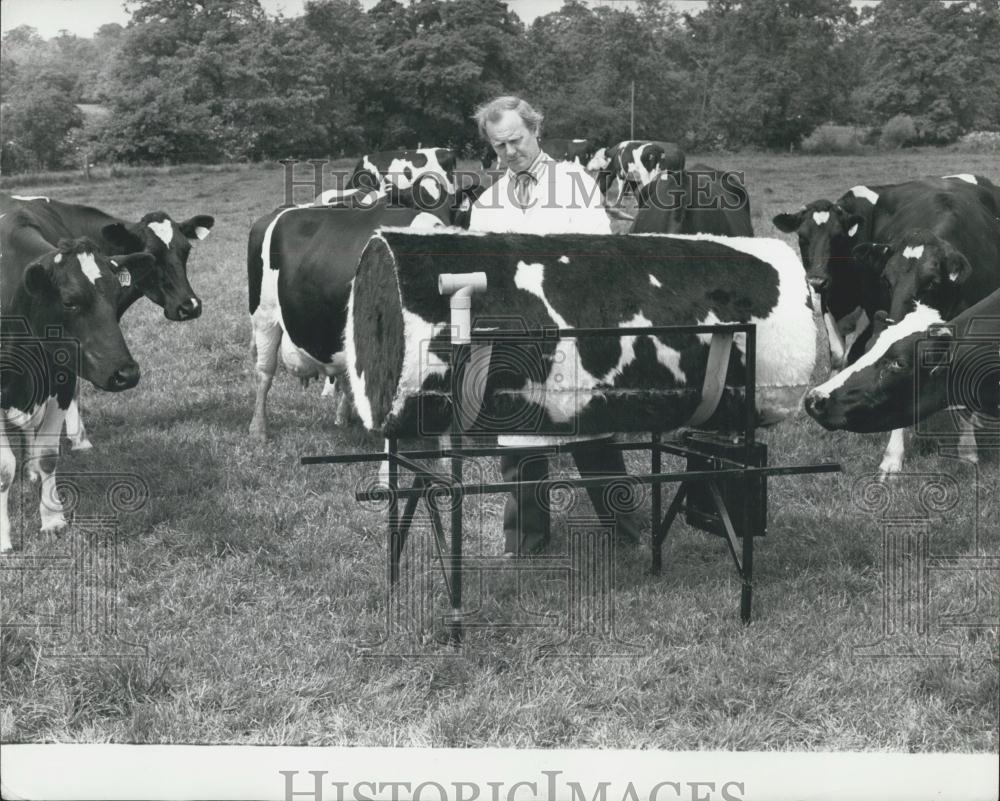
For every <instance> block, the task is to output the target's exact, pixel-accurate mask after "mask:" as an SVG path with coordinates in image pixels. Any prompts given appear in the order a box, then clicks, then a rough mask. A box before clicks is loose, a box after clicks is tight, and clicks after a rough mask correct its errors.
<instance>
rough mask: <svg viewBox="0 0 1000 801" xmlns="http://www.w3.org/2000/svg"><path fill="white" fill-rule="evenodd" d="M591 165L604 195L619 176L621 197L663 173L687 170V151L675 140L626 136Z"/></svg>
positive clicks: (619, 195)
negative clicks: (645, 139) (667, 140)
mask: <svg viewBox="0 0 1000 801" xmlns="http://www.w3.org/2000/svg"><path fill="white" fill-rule="evenodd" d="M600 163H603V166H600ZM588 168H590V169H597V186H598V187H599V188H600V190H601V194H603V195H604V196H605V197H606V196H607V194H608V189H609V188H610V187H611V184H612V182H613V181H614V180H615V179H616V178H617V179H618V181H619V184H620V186H621V190H620V191H619V193H618V197H619V199H621V198H622V197H624V195H625V193H626V192H628V191H631V192H635V191H636V190H637V189H638V188H639V187H642V186H645V185H646V184H648V183H649V182H650V181H652V180H653V179H654V178H656V177H657V176H658V175H659V174H660V173H663V172H674V173H679V172H680V171H681V170H683V169H684V152H683V151H682V150H681V149H680V148H679V147H677V145H675V144H673V143H672V142H650V141H644V140H635V139H627V140H625V141H624V142H619V143H618V144H617V145H615V146H614V147H612V148H611V149H610V150H607V151H606V153H605V155H604V157H603V158H601V159H600V160H599V161H598V160H596V159H595V160H592V161H591V163H590V164H588Z"/></svg>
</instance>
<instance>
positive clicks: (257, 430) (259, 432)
mask: <svg viewBox="0 0 1000 801" xmlns="http://www.w3.org/2000/svg"><path fill="white" fill-rule="evenodd" d="M250 439H253V440H256V441H257V442H267V440H268V434H267V429H266V428H263V427H261V426H250Z"/></svg>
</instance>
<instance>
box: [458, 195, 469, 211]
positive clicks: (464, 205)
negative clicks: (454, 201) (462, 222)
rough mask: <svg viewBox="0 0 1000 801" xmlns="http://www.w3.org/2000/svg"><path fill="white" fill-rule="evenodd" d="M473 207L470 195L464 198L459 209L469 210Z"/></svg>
mask: <svg viewBox="0 0 1000 801" xmlns="http://www.w3.org/2000/svg"><path fill="white" fill-rule="evenodd" d="M471 207H472V202H471V201H470V200H469V198H468V196H464V197H463V198H462V202H461V203H460V204H459V210H461V211H468V210H469V209H470V208H471Z"/></svg>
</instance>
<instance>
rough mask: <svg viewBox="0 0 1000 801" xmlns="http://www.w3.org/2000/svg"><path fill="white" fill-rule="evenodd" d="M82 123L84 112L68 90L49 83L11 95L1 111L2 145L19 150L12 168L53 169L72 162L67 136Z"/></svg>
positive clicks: (34, 85) (32, 85)
mask: <svg viewBox="0 0 1000 801" xmlns="http://www.w3.org/2000/svg"><path fill="white" fill-rule="evenodd" d="M82 125H83V114H82V113H81V112H80V110H79V109H78V108H77V107H76V104H75V103H73V99H72V98H71V97H70V96H69V94H68V93H67V92H64V91H62V90H61V89H59V88H58V87H55V86H52V85H51V84H45V83H35V84H31V85H28V86H26V87H24V88H23V90H21V91H19V92H18V93H17V94H16V95H15V96H14V97H12V98H11V101H10V103H9V104H8V105H7V108H6V110H5V113H4V131H3V140H4V146H5V148H9V147H11V145H10V143H13V145H12V147H13V150H14V151H15V152H18V153H21V154H23V155H22V161H23V162H24V163H22V164H19V165H17V166H16V167H15V169H18V168H19V169H38V168H40V169H48V170H54V169H59V168H60V167H64V166H67V165H68V164H70V163H71V160H72V156H73V153H72V151H71V149H70V147H69V145H68V142H67V137H68V136H69V134H70V132H71V131H72V130H73V129H74V128H79V127H80V126H82Z"/></svg>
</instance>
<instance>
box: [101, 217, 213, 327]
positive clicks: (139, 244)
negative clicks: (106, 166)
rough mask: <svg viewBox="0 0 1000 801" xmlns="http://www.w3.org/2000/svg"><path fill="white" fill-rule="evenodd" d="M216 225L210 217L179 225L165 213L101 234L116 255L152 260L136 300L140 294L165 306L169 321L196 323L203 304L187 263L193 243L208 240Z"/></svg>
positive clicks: (107, 228)
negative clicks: (144, 255) (147, 256)
mask: <svg viewBox="0 0 1000 801" xmlns="http://www.w3.org/2000/svg"><path fill="white" fill-rule="evenodd" d="M213 225H215V218H214V217H210V216H208V215H207V214H198V215H196V216H194V217H191V218H190V219H188V220H185V221H184V222H182V223H176V222H174V221H173V220H172V219H170V216H169V215H167V214H164V213H163V212H162V211H154V212H152V213H150V214H147V215H146V216H145V217H143V218H142V219H141V220H140V221H139V222H137V223H133V224H127V223H112V224H110V225H106V226H104V228H103V229H102V230H101V234H102V235H103V236H104V238H105V239H106V240H107V241H108V242H109V243H111V245H112V246H113V249H114V252H115V253H140V252H145V253H149V254H151V255H152V256H153V259H154V264H155V266H154V269H153V270H152V271H151V272H150V273H149V275H148V278H147V280H146V281H144V282H142V283H138V282H137V283H136V285H135V289H134V290H133V291H134V298H133V299H135V298H138V297H139V294H140V293H141V294H142V295H145V296H146V297H147V298H149V299H150V300H151V301H153V303H155V304H156V305H157V306H162V307H163V313H164V315H165V316H166V317H167V319H168V320H193V319H194V318H195V317H198V316H199V315H200V314H201V301H199V300H198V296H197V295H196V294H195V293H194V290H193V289H192V288H191V284H189V283H188V277H187V260H188V256H189V255H190V253H191V243H192V242H194V241H197V240H201V239H204V238H205V237H207V236H208V234H209V232H210V231H211V230H212V226H213Z"/></svg>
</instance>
